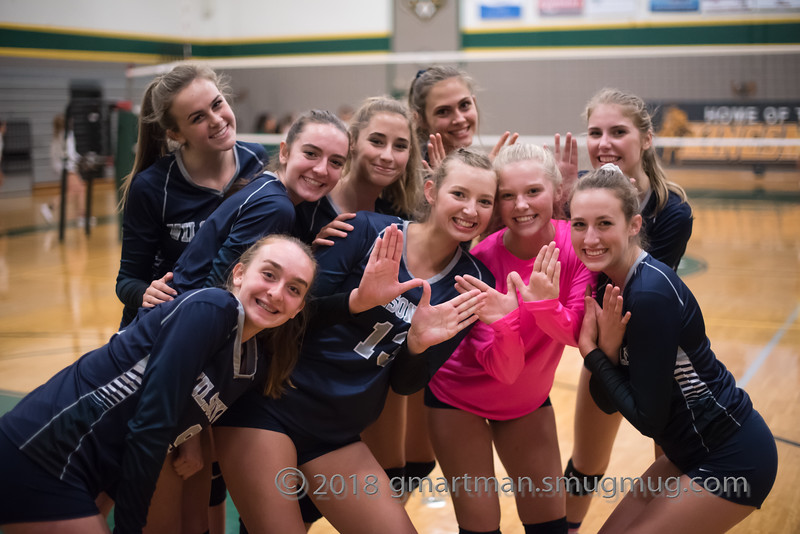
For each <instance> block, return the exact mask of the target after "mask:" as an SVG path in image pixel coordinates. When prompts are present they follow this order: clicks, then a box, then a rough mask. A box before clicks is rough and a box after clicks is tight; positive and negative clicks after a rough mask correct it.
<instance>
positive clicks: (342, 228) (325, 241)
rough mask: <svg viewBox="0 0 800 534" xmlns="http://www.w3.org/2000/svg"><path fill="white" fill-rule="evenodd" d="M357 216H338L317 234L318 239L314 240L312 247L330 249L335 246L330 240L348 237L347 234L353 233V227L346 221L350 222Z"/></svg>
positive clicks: (350, 214)
mask: <svg viewBox="0 0 800 534" xmlns="http://www.w3.org/2000/svg"><path fill="white" fill-rule="evenodd" d="M355 216H356V214H355V213H340V214H339V215H337V216H336V218H335V219H334V220H332V221H331V222H329V223H328V224H326V225H325V226H323V227H322V229H321V230H320V231H319V233H318V234H317V237H316V238H314V242H313V243H312V245H313V246H314V247H319V246H325V247H330V246H333V241H331V240H330V238H332V237H347V233H348V232H352V231H353V225H352V224H348V223H346V222H345V221H347V220H350V219H352V218H353V217H355Z"/></svg>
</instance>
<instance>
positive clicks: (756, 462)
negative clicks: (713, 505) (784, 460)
mask: <svg viewBox="0 0 800 534" xmlns="http://www.w3.org/2000/svg"><path fill="white" fill-rule="evenodd" d="M777 472H778V449H777V447H776V446H775V438H774V437H773V436H772V432H770V430H769V428H768V427H767V424H766V423H765V422H764V419H763V418H762V417H761V414H759V413H758V412H757V411H755V410H753V411H752V413H751V414H750V415H748V416H747V418H746V419H745V420H744V422H742V426H741V428H739V430H738V431H737V432H736V433H735V434H733V436H731V437H730V438H728V440H727V441H725V442H724V443H723V444H722V445H720V446H719V447H717V448H716V449H714V450H713V451H711V453H709V455H708V456H707V457H706V458H704V459H703V461H702V462H701V463H699V464H698V465H696V466H694V467H692V468H690V469H687V470H685V474H686V476H688V477H689V478H691V479H692V480H693V481H692V485H693V486H694V487H699V488H703V489H706V490H708V491H709V492H710V493H713V494H714V495H718V496H720V497H722V498H723V499H725V500H728V501H731V502H735V503H737V504H743V505H745V506H755V507H756V508H761V504H762V503H763V502H764V499H766V498H767V495H769V492H770V490H771V489H772V484H773V483H774V482H775V475H776V474H777Z"/></svg>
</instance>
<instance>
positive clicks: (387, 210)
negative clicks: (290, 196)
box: [294, 195, 410, 243]
mask: <svg viewBox="0 0 800 534" xmlns="http://www.w3.org/2000/svg"><path fill="white" fill-rule="evenodd" d="M296 211H297V220H296V221H295V230H294V235H296V236H297V237H298V238H299V239H301V240H303V241H305V242H306V243H312V242H313V241H314V239H316V237H317V234H319V231H320V230H322V227H323V226H325V225H326V224H328V223H329V222H331V221H332V220H334V219H335V218H336V217H338V216H339V215H340V214H341V213H342V210H341V209H340V208H339V206H337V205H336V204H334V202H333V200H332V199H331V197H330V195H325V196H324V197H322V198H321V199H319V200H317V201H316V202H303V203H301V204H299V205H298V206H297V209H296ZM373 211H374V212H375V213H384V214H386V215H394V216H396V217H400V218H402V219H410V215H409V214H407V213H399V212H398V211H397V210H396V209H395V208H394V205H393V204H392V203H391V202H389V201H388V200H385V199H383V198H380V197H378V198H377V199H376V200H375V209H374V210H373Z"/></svg>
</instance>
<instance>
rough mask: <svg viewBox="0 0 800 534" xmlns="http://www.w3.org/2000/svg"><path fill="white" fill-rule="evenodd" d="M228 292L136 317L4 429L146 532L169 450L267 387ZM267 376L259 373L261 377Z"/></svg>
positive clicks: (24, 405) (3, 422)
mask: <svg viewBox="0 0 800 534" xmlns="http://www.w3.org/2000/svg"><path fill="white" fill-rule="evenodd" d="M243 324H244V310H243V309H242V307H241V304H240V303H239V301H238V300H237V299H236V297H234V296H233V295H232V294H231V293H229V292H228V291H226V290H223V289H216V288H213V289H200V290H197V291H192V292H188V293H184V294H183V295H180V296H178V297H177V298H176V299H174V300H172V301H169V302H164V303H163V304H160V305H159V306H156V307H154V308H152V309H149V310H147V311H143V312H142V313H140V314H139V315H137V317H136V319H135V320H134V322H132V323H131V324H130V326H129V327H128V328H126V329H124V330H121V331H120V332H118V333H117V334H115V335H114V336H113V337H112V338H111V339H110V340H109V342H108V344H106V345H105V346H103V347H101V348H99V349H96V350H94V351H92V352H89V353H87V354H85V355H83V356H82V357H81V358H80V359H78V360H77V361H76V362H75V363H74V364H72V365H70V366H69V367H66V368H65V369H63V370H61V371H60V372H59V373H57V374H56V375H55V376H54V377H53V378H51V379H50V380H49V381H48V382H47V383H45V384H44V385H42V386H40V387H39V388H37V389H36V390H34V391H33V392H32V393H30V394H29V395H27V396H26V397H25V398H24V399H22V400H21V401H20V402H19V403H18V404H17V405H16V406H15V407H14V408H13V409H12V410H11V411H10V412H8V413H7V414H6V415H4V416H3V417H2V418H0V431H2V432H3V433H4V434H6V435H7V436H8V438H9V439H11V441H12V442H13V443H14V444H15V445H17V446H18V447H19V448H20V450H21V451H23V452H24V453H25V454H26V455H28V456H29V457H30V458H31V459H32V460H33V461H35V462H37V463H38V464H39V465H41V466H42V467H43V468H44V469H45V470H46V471H48V472H49V473H51V474H52V475H53V476H55V477H58V478H59V479H61V480H63V481H65V482H67V483H69V484H72V485H75V486H78V487H82V488H87V489H88V490H89V491H90V492H91V494H96V493H99V492H100V491H107V492H108V493H109V494H110V495H112V497H114V499H115V501H116V512H115V522H116V526H117V527H118V528H120V529H121V530H124V531H127V530H131V531H135V530H138V531H141V527H142V526H143V525H144V523H145V520H146V516H147V509H148V506H149V503H150V498H151V496H152V493H153V491H154V489H155V484H156V480H157V479H158V475H159V472H160V470H161V466H162V464H163V462H164V459H165V457H166V454H167V452H168V449H170V448H171V447H173V446H177V445H180V444H181V443H183V442H184V441H185V440H187V439H188V438H189V437H191V436H193V435H195V434H197V433H198V432H199V431H200V430H201V429H202V428H203V427H206V426H208V425H209V424H210V423H212V422H213V421H215V420H216V419H217V418H218V417H219V416H220V415H221V414H222V413H223V412H224V411H225V410H226V409H227V407H228V406H230V405H231V404H232V403H233V402H234V400H236V399H237V398H238V397H239V396H241V394H242V393H244V392H245V391H246V390H247V389H249V388H250V387H251V386H253V385H254V384H256V383H260V382H261V377H262V376H263V373H264V372H266V365H265V364H263V363H262V362H261V361H259V358H260V356H259V354H260V351H259V350H258V347H257V346H256V343H257V342H256V338H253V339H251V340H249V341H248V342H247V343H246V344H245V345H242V341H241V335H242V334H241V332H242V325H243ZM257 371H260V373H257Z"/></svg>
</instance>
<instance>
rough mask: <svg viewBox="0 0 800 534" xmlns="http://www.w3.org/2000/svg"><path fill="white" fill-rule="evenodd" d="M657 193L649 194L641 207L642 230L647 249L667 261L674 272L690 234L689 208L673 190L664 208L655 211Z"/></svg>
mask: <svg viewBox="0 0 800 534" xmlns="http://www.w3.org/2000/svg"><path fill="white" fill-rule="evenodd" d="M655 209H656V196H655V195H653V194H651V195H650V198H649V199H648V200H647V203H646V204H645V206H644V208H642V230H643V232H644V235H645V238H646V239H647V252H649V253H650V254H651V255H652V256H653V257H654V258H655V259H657V260H658V261H660V262H663V263H666V264H667V266H669V267H670V268H671V269H672V270H673V271H675V270H677V269H678V264H679V263H680V261H681V258H682V257H683V255H684V253H685V252H686V244H687V243H688V242H689V238H690V237H692V222H693V220H692V208H691V206H689V204H688V203H687V202H682V201H681V197H679V196H678V194H677V193H674V192H673V191H670V192H669V196H668V197H667V203H666V204H665V205H664V208H663V209H662V210H661V211H660V212H658V214H655V213H654V212H655Z"/></svg>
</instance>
